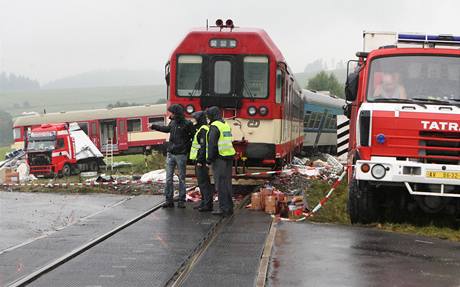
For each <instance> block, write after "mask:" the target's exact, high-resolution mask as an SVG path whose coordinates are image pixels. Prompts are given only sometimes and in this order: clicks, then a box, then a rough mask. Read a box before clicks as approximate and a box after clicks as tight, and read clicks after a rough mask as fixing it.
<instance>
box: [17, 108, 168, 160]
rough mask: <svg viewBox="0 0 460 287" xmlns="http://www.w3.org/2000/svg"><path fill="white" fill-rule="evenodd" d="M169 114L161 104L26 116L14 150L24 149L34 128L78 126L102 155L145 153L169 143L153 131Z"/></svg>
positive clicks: (164, 137)
mask: <svg viewBox="0 0 460 287" xmlns="http://www.w3.org/2000/svg"><path fill="white" fill-rule="evenodd" d="M165 112H166V105H165V104H161V105H145V106H133V107H123V108H112V109H97V110H84V111H71V112H61V113H48V114H36V115H29V116H22V117H18V118H16V119H15V120H14V123H13V134H14V145H13V148H16V149H18V148H24V139H25V138H26V136H27V133H28V131H30V130H31V129H32V128H35V127H39V126H41V125H42V124H53V123H73V122H77V123H78V124H79V126H80V127H81V129H82V130H83V131H84V132H85V133H86V134H87V135H88V136H89V137H90V139H91V141H92V142H93V143H94V144H95V145H96V146H97V147H98V148H99V150H101V151H102V152H106V151H107V150H108V149H112V148H113V153H114V154H128V153H142V152H144V151H145V150H146V149H151V148H159V147H161V146H162V145H163V143H164V142H165V140H166V134H164V133H160V132H156V131H152V130H150V129H149V126H150V125H151V124H152V123H157V124H158V123H161V124H162V123H164V122H165Z"/></svg>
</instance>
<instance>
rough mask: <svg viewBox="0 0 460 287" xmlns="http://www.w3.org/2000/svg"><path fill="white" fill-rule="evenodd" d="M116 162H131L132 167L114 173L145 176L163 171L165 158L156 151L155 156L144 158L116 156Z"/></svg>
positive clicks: (122, 168) (142, 156)
mask: <svg viewBox="0 0 460 287" xmlns="http://www.w3.org/2000/svg"><path fill="white" fill-rule="evenodd" d="M113 161H114V162H121V161H124V162H129V163H131V164H132V165H131V166H127V167H121V168H117V169H116V170H114V173H121V174H144V173H147V172H149V171H152V170H156V169H163V168H164V164H165V158H164V156H163V155H162V154H160V153H158V152H156V151H154V152H153V154H151V155H148V156H144V155H142V154H134V155H120V156H115V157H114V159H113Z"/></svg>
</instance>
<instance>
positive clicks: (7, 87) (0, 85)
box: [0, 72, 40, 91]
mask: <svg viewBox="0 0 460 287" xmlns="http://www.w3.org/2000/svg"><path fill="white" fill-rule="evenodd" d="M37 89H40V83H39V82H38V81H35V80H32V79H30V78H28V77H25V76H22V75H16V74H13V73H6V72H2V73H0V91H20V90H21V91H24V90H37Z"/></svg>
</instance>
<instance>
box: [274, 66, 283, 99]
mask: <svg viewBox="0 0 460 287" xmlns="http://www.w3.org/2000/svg"><path fill="white" fill-rule="evenodd" d="M282 96H283V72H281V70H280V69H277V70H276V99H275V100H276V103H277V104H279V103H281V99H282Z"/></svg>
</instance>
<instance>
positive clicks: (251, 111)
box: [248, 106, 257, 116]
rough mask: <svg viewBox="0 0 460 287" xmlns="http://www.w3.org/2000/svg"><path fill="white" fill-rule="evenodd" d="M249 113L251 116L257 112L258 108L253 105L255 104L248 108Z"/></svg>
mask: <svg viewBox="0 0 460 287" xmlns="http://www.w3.org/2000/svg"><path fill="white" fill-rule="evenodd" d="M248 114H249V115H250V116H255V115H256V114H257V108H256V107H253V106H250V107H249V108H248Z"/></svg>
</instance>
